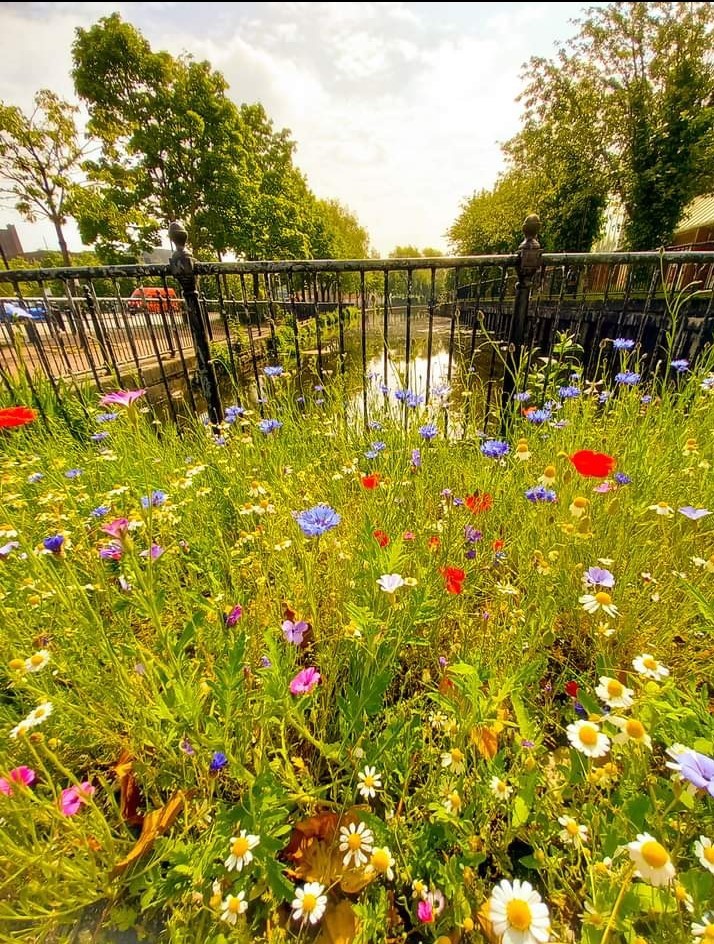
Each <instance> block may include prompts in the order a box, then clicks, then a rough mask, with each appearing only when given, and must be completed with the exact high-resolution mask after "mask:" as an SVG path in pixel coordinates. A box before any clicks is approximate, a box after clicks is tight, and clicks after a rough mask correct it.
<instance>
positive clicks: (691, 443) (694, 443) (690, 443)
mask: <svg viewBox="0 0 714 944" xmlns="http://www.w3.org/2000/svg"><path fill="white" fill-rule="evenodd" d="M687 446H689V448H690V449H696V447H697V441H696V439H688V440H687Z"/></svg>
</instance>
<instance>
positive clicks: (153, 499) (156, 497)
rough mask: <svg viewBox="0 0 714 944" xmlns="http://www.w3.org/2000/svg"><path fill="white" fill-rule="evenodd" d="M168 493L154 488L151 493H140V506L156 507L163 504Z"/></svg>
mask: <svg viewBox="0 0 714 944" xmlns="http://www.w3.org/2000/svg"><path fill="white" fill-rule="evenodd" d="M167 498H168V495H167V494H166V492H162V491H161V489H156V490H155V491H153V492H152V493H151V495H142V496H141V507H142V508H149V507H151V508H158V507H159V505H163V504H164V502H165V501H166V499H167Z"/></svg>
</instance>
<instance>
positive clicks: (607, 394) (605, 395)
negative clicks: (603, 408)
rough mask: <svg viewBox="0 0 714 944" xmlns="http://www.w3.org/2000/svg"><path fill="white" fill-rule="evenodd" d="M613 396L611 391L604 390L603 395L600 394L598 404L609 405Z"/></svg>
mask: <svg viewBox="0 0 714 944" xmlns="http://www.w3.org/2000/svg"><path fill="white" fill-rule="evenodd" d="M611 396H612V393H611V392H610V391H609V390H603V391H602V393H600V394H598V398H597V402H598V403H607V401H608V400H609V399H610V397H611Z"/></svg>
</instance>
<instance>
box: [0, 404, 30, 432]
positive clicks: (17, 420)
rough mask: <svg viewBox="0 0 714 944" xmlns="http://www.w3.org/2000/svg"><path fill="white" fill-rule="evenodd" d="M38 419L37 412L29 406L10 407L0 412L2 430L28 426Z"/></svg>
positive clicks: (0, 427)
mask: <svg viewBox="0 0 714 944" xmlns="http://www.w3.org/2000/svg"><path fill="white" fill-rule="evenodd" d="M35 419H37V411H36V410H31V409H30V407H29V406H8V407H5V408H4V409H2V410H0V429H11V428H13V427H15V426H26V425H27V424H28V423H31V422H32V421H33V420H35Z"/></svg>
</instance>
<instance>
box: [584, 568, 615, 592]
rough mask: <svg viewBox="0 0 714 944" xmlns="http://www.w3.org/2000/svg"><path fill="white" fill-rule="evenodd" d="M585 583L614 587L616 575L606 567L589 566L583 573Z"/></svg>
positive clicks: (594, 585) (593, 585)
mask: <svg viewBox="0 0 714 944" xmlns="http://www.w3.org/2000/svg"><path fill="white" fill-rule="evenodd" d="M583 583H585V584H586V585H588V586H591V587H614V586H615V577H614V575H613V574H611V573H610V571H609V570H605V568H604V567H588V569H587V570H586V571H585V573H584V574H583Z"/></svg>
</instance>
